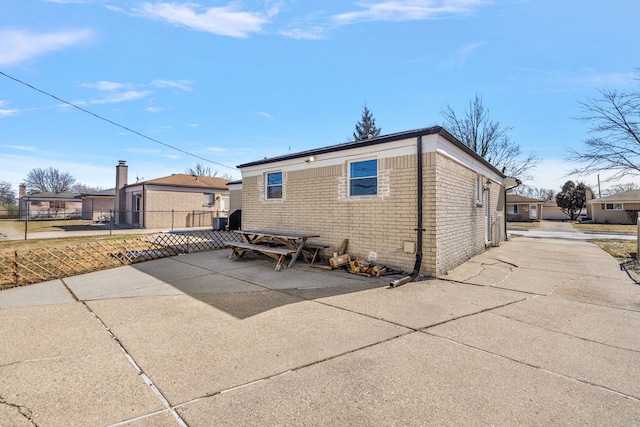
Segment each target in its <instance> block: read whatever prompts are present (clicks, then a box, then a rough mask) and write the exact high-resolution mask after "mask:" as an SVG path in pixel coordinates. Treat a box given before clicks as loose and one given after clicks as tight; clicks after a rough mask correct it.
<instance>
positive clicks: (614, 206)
mask: <svg viewBox="0 0 640 427" xmlns="http://www.w3.org/2000/svg"><path fill="white" fill-rule="evenodd" d="M587 204H588V205H589V206H590V208H591V210H590V213H591V218H592V219H593V221H594V222H596V223H600V224H603V223H604V224H635V223H636V221H637V217H638V214H637V212H638V211H639V210H640V190H630V191H625V192H622V193H618V194H614V195H612V196H607V197H600V198H597V199H591V200H588V201H587Z"/></svg>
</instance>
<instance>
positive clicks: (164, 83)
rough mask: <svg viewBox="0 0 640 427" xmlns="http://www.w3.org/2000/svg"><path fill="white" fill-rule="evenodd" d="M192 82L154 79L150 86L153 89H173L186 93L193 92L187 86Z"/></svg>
mask: <svg viewBox="0 0 640 427" xmlns="http://www.w3.org/2000/svg"><path fill="white" fill-rule="evenodd" d="M192 83H193V81H191V80H163V79H156V80H154V81H152V82H151V86H155V87H175V88H178V89H182V90H184V91H186V92H193V90H192V89H191V88H190V87H189V86H187V85H189V84H192Z"/></svg>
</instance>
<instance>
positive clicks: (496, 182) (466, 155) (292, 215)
mask: <svg viewBox="0 0 640 427" xmlns="http://www.w3.org/2000/svg"><path fill="white" fill-rule="evenodd" d="M238 167H239V168H240V169H241V172H242V228H243V229H263V230H273V231H287V232H304V233H310V232H311V233H317V234H319V235H320V238H318V239H315V240H316V243H322V244H326V245H329V250H328V252H329V253H332V252H336V251H337V250H338V246H339V245H340V243H341V242H342V241H343V240H345V239H348V252H349V254H350V255H351V256H352V257H354V258H355V257H361V258H362V259H370V260H376V261H377V262H379V263H382V264H385V265H390V266H393V267H395V268H400V269H403V270H405V271H407V272H409V271H412V269H413V271H414V272H416V270H417V271H419V272H420V274H427V275H431V276H437V275H440V274H443V273H445V272H446V271H448V270H450V269H452V268H454V267H456V266H458V265H459V264H461V263H463V262H465V261H467V260H468V259H470V258H471V257H473V256H475V255H477V254H478V253H480V252H483V251H485V250H486V249H487V248H488V247H490V246H492V245H499V244H500V242H501V241H502V240H504V238H505V234H504V230H505V228H504V227H505V218H504V210H505V188H506V187H510V186H513V185H515V182H516V180H515V179H514V178H509V177H506V176H505V175H504V174H502V173H501V172H500V171H499V170H498V169H496V168H495V167H494V166H492V165H491V164H490V163H488V162H487V161H486V160H485V159H483V158H482V157H480V156H479V155H478V154H476V153H475V152H473V151H472V150H470V149H469V148H468V147H466V146H465V145H464V144H462V143H461V142H460V141H458V140H457V139H456V138H455V137H453V136H452V135H451V134H450V133H449V132H447V131H446V130H445V129H444V128H441V127H439V126H436V127H431V128H426V129H418V130H412V131H406V132H400V133H396V134H392V135H385V136H379V137H373V138H369V139H366V140H359V141H354V142H348V143H344V144H338V145H332V146H327V147H322V148H317V149H313V150H308V151H304V152H299V153H293V154H288V155H284V156H280V157H274V158H268V159H263V160H258V161H255V162H251V163H246V164H243V165H240V166H238Z"/></svg>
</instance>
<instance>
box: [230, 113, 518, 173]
mask: <svg viewBox="0 0 640 427" xmlns="http://www.w3.org/2000/svg"><path fill="white" fill-rule="evenodd" d="M436 134H437V135H440V136H442V137H443V138H445V139H446V140H448V141H449V142H451V143H452V144H454V145H455V146H457V147H458V148H459V149H460V150H462V151H464V152H466V153H468V154H470V155H471V156H473V157H475V158H476V159H477V160H478V161H480V162H482V163H484V164H485V165H486V166H488V167H489V168H491V169H492V170H493V171H494V172H496V173H497V174H499V175H500V176H501V177H503V178H504V177H505V175H504V174H503V173H502V172H500V171H499V170H498V169H497V168H496V167H495V166H493V165H492V164H491V163H489V162H487V161H486V160H485V159H484V158H483V157H481V156H479V155H478V153H476V152H475V151H473V150H472V149H470V148H469V147H467V146H466V145H464V144H463V143H462V142H460V141H459V140H458V139H457V138H456V137H454V136H453V135H451V134H450V133H449V132H448V131H447V130H446V129H445V128H443V127H441V126H433V127H430V128H423V129H416V130H410V131H405V132H399V133H394V134H391V135H384V136H378V137H373V138H369V139H364V140H359V141H353V142H346V143H343V144H337V145H330V146H328V147H322V148H316V149H313V150H307V151H301V152H299V153H291V154H287V155H284V156H278V157H271V158H265V159H263V160H257V161H255V162H250V163H244V164H242V165H239V166H238V168H240V169H242V168H244V167H249V166H257V165H263V164H267V163H275V162H280V161H284V160H292V159H299V158H304V157H310V156H316V155H318V154H325V153H333V152H337V151H345V150H350V149H353V148H360V147H368V146H373V145H379V144H385V143H389V142H394V141H401V140H403V139H409V138H417V137H418V136H424V135H436Z"/></svg>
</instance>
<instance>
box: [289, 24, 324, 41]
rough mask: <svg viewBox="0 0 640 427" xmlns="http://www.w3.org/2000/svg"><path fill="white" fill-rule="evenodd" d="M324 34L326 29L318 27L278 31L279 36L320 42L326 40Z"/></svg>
mask: <svg viewBox="0 0 640 427" xmlns="http://www.w3.org/2000/svg"><path fill="white" fill-rule="evenodd" d="M326 33H327V28H325V27H319V26H315V27H311V28H307V29H302V28H294V29H291V30H281V31H280V35H283V36H285V37H288V38H291V39H296V40H322V39H324V38H326Z"/></svg>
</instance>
